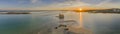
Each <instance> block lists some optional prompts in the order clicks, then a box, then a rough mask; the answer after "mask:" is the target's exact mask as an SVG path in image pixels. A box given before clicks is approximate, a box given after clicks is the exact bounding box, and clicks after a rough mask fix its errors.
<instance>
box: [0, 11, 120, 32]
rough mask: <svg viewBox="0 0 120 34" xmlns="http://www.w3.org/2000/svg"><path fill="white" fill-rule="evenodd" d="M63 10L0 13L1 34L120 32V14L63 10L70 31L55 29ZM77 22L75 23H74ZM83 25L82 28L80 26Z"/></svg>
mask: <svg viewBox="0 0 120 34" xmlns="http://www.w3.org/2000/svg"><path fill="white" fill-rule="evenodd" d="M59 13H61V12H56V11H53V12H49V11H47V12H40V13H39V12H37V13H32V14H25V15H24V14H20V15H16V14H11V15H9V14H5V15H4V14H2V15H0V34H83V33H85V34H119V33H120V24H119V22H120V21H119V20H120V18H119V17H120V15H119V14H104V13H87V12H83V13H76V12H72V11H71V12H62V13H63V14H64V15H65V19H64V20H65V21H64V22H66V23H68V22H69V23H68V24H70V21H71V23H72V24H71V25H70V26H69V31H64V30H63V28H59V29H57V30H56V29H54V27H56V26H58V25H59V19H58V18H56V17H55V16H57V15H58V14H59ZM74 23H75V24H74ZM80 27H81V28H80Z"/></svg>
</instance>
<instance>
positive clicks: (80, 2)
mask: <svg viewBox="0 0 120 34" xmlns="http://www.w3.org/2000/svg"><path fill="white" fill-rule="evenodd" d="M73 7H74V8H76V7H77V8H87V7H89V8H120V0H0V9H9V10H19V9H30V10H40V9H56V8H73Z"/></svg>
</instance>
